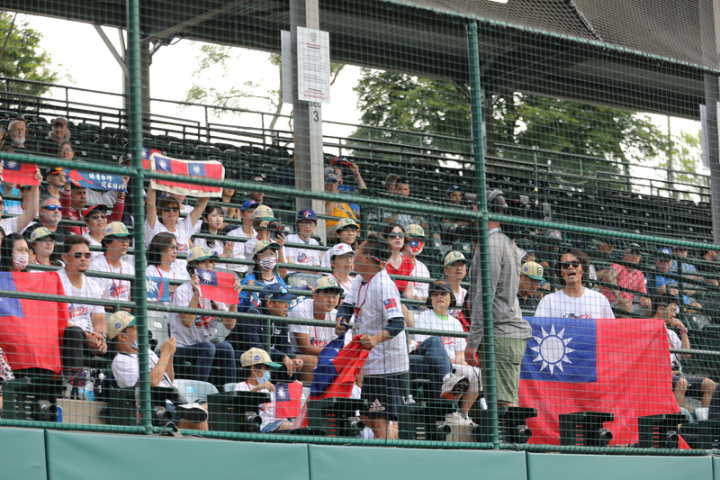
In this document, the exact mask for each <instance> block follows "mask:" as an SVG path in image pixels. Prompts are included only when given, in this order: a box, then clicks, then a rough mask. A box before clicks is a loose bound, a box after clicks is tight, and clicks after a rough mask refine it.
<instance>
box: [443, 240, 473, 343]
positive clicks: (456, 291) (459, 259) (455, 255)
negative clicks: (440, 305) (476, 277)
mask: <svg viewBox="0 0 720 480" xmlns="http://www.w3.org/2000/svg"><path fill="white" fill-rule="evenodd" d="M443 273H444V274H445V280H447V282H448V283H449V284H450V287H451V288H452V291H453V300H454V302H452V303H453V306H452V307H451V308H450V310H449V313H450V315H451V316H453V317H455V318H457V319H458V321H459V322H460V324H461V325H462V327H463V330H464V331H466V332H467V331H468V330H470V312H468V311H467V305H465V300H466V298H467V289H465V288H463V287H462V285H461V283H462V281H463V280H464V279H465V276H466V275H467V260H465V255H463V254H462V252H454V251H453V252H448V254H447V255H445V258H444V259H443Z"/></svg>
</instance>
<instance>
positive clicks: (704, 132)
mask: <svg viewBox="0 0 720 480" xmlns="http://www.w3.org/2000/svg"><path fill="white" fill-rule="evenodd" d="M718 108H719V109H720V105H718ZM718 118H720V117H718ZM709 131H710V130H709V128H708V124H707V110H706V107H705V105H703V104H700V139H701V140H702V161H703V166H704V167H705V168H710V148H709V147H710V145H709V144H708V132H709Z"/></svg>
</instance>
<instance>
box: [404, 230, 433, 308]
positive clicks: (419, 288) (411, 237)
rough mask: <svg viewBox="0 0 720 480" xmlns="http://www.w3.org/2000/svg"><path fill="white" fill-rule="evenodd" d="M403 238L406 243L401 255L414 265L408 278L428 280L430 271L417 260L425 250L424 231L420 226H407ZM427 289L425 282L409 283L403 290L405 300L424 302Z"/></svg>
mask: <svg viewBox="0 0 720 480" xmlns="http://www.w3.org/2000/svg"><path fill="white" fill-rule="evenodd" d="M405 238H406V239H407V241H406V242H405V246H404V247H403V249H402V255H403V256H404V257H405V258H407V259H408V260H410V262H412V264H413V265H414V268H413V269H412V271H411V272H410V276H411V277H418V278H427V279H428V280H430V270H428V268H427V267H426V266H425V264H424V263H423V262H421V261H420V260H418V259H417V257H418V255H420V254H421V253H422V251H423V248H425V230H423V228H422V227H421V226H420V225H408V226H407V227H406V228H405ZM428 288H429V287H428V283H427V282H409V285H408V288H407V289H406V290H405V298H408V299H411V300H422V301H423V302H424V301H425V300H427V298H428Z"/></svg>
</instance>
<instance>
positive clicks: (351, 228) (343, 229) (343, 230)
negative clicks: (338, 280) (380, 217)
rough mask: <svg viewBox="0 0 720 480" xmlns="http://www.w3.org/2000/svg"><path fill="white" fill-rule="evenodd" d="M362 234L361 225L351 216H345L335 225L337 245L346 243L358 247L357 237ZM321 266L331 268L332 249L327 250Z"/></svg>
mask: <svg viewBox="0 0 720 480" xmlns="http://www.w3.org/2000/svg"><path fill="white" fill-rule="evenodd" d="M359 234H360V225H358V224H357V223H355V221H354V220H352V219H350V218H343V219H341V220H340V221H339V222H337V224H336V225H335V240H336V242H337V243H336V245H340V244H345V245H347V246H349V247H352V248H355V247H357V237H358V235H359ZM320 266H321V267H325V268H330V267H331V265H330V250H326V251H325V253H324V254H323V256H322V260H321V261H320Z"/></svg>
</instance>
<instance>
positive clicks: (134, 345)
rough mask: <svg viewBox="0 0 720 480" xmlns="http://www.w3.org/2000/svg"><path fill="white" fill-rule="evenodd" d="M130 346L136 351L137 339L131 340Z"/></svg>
mask: <svg viewBox="0 0 720 480" xmlns="http://www.w3.org/2000/svg"><path fill="white" fill-rule="evenodd" d="M130 346H131V347H132V349H133V350H135V351H136V352H137V349H138V344H137V340H136V341H134V342H132V344H131V345H130Z"/></svg>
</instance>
